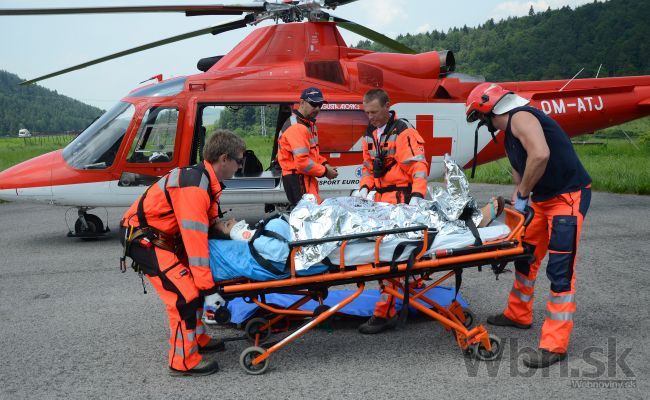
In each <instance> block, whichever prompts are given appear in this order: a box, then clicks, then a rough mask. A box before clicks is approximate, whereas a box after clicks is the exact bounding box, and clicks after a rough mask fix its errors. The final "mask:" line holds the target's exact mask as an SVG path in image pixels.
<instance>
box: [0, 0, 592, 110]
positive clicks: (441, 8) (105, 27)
mask: <svg viewBox="0 0 650 400" xmlns="http://www.w3.org/2000/svg"><path fill="white" fill-rule="evenodd" d="M591 1H592V0H539V1H522V0H512V1H501V0H472V1H470V0H455V1H440V0H358V1H356V2H355V3H351V4H348V5H346V6H342V7H339V8H338V9H336V10H335V11H330V13H331V14H333V15H336V16H338V17H341V18H345V19H348V20H351V21H354V22H357V23H359V24H362V25H365V26H367V27H369V28H371V29H374V30H376V31H379V32H381V33H383V34H385V35H387V36H390V37H393V38H394V37H396V36H397V35H398V34H406V33H420V32H426V31H430V30H438V31H447V30H448V29H449V28H451V27H454V26H456V27H462V26H463V25H467V26H469V27H475V26H477V25H480V24H482V23H484V22H485V21H486V20H488V19H490V18H494V20H495V21H498V20H500V19H504V18H507V17H509V16H523V15H527V14H528V11H529V9H530V6H531V5H532V6H533V8H534V9H535V10H537V11H543V10H546V9H547V8H549V7H551V8H552V9H556V8H560V7H563V6H565V5H568V6H570V7H572V8H575V7H576V6H579V5H582V4H585V3H590V2H591ZM245 2H246V1H245V0H244V1H228V0H215V1H212V2H210V1H206V0H185V1H184V0H176V1H171V0H156V1H149V0H131V1H127V0H114V1H107V0H58V1H56V2H53V1H47V0H38V1H35V0H20V1H17V0H12V1H8V0H0V8H48V7H81V6H83V7H91V6H126V5H161V4H162V5H179V4H190V5H195V4H196V5H199V4H236V3H245ZM249 2H250V0H249ZM235 18H237V17H236V16H201V17H186V16H185V15H184V14H182V13H177V14H176V13H174V14H171V13H170V14H167V13H164V14H163V13H156V14H110V15H99V14H86V15H68V16H59V15H54V16H28V17H27V16H17V17H3V16H0V70H5V71H8V72H11V73H13V74H16V75H18V76H19V77H21V78H23V79H30V78H35V77H37V76H41V75H45V74H47V73H50V72H54V71H58V70H60V69H63V68H66V67H69V66H73V65H76V64H80V63H83V62H85V61H89V60H92V59H95V58H99V57H102V56H105V55H108V54H112V53H115V52H118V51H121V50H125V49H129V48H132V47H135V46H138V45H141V44H145V43H149V42H153V41H156V40H160V39H163V38H167V37H170V36H174V35H178V34H181V33H186V32H190V31H194V30H198V29H201V28H206V27H209V26H213V25H217V24H219V23H222V22H226V21H228V20H231V19H235ZM271 23H272V22H270V21H267V22H264V23H262V25H268V24H271ZM254 29H255V27H246V28H243V29H239V30H236V31H232V32H226V33H223V34H220V35H217V36H213V35H209V34H208V35H205V36H199V37H195V38H191V39H187V40H184V41H180V42H177V43H173V44H168V45H165V46H162V47H158V48H155V49H150V50H146V51H144V52H141V53H138V54H132V55H129V56H126V57H122V58H119V59H115V60H111V61H108V62H105V63H102V64H97V65H94V66H91V67H88V68H85V69H82V70H77V71H73V72H71V73H68V74H66V75H62V76H58V77H54V78H50V79H48V80H44V81H41V82H39V83H38V84H39V85H41V86H43V87H45V88H48V89H50V90H56V91H57V92H58V93H59V94H63V95H66V96H69V97H72V98H75V99H78V100H81V101H83V102H85V103H88V104H91V105H94V106H96V107H99V108H102V109H108V108H110V107H111V106H112V105H113V104H114V103H116V102H117V101H119V100H120V99H121V98H122V97H124V96H125V95H126V94H127V93H128V92H129V91H131V90H132V89H134V88H136V87H138V86H139V82H141V81H144V80H145V79H148V78H149V77H152V76H154V75H157V74H163V77H164V78H165V79H167V78H170V77H174V76H181V75H191V74H195V73H198V72H199V71H198V70H197V69H196V62H197V61H198V60H199V59H200V58H203V57H210V56H215V55H221V54H225V53H227V52H228V51H229V50H230V49H232V48H233V47H234V46H235V45H236V44H237V43H239V42H240V41H241V40H242V39H244V38H245V37H246V35H247V34H249V33H250V32H252V31H253V30H254ZM341 33H342V35H343V38H344V39H345V41H346V42H347V44H348V45H354V44H356V43H357V42H358V41H359V40H360V39H362V38H361V37H360V36H358V35H356V34H353V33H351V32H348V31H346V30H343V29H341ZM461 72H462V71H461Z"/></svg>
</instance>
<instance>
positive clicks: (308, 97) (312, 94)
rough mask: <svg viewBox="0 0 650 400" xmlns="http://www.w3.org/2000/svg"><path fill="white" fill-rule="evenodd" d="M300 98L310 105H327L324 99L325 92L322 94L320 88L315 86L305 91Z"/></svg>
mask: <svg viewBox="0 0 650 400" xmlns="http://www.w3.org/2000/svg"><path fill="white" fill-rule="evenodd" d="M300 98H301V99H302V100H305V101H308V102H310V103H327V102H326V101H325V99H324V98H323V92H321V91H320V89H319V88H317V87H313V86H312V87H308V88H307V89H305V90H303V91H302V94H301V95H300Z"/></svg>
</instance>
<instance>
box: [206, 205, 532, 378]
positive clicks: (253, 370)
mask: <svg viewBox="0 0 650 400" xmlns="http://www.w3.org/2000/svg"><path fill="white" fill-rule="evenodd" d="M504 214H505V218H504V219H505V223H506V225H508V227H509V228H510V234H509V235H508V236H507V237H506V238H503V239H499V240H494V241H489V242H485V243H483V244H482V245H480V246H470V247H464V248H460V249H442V250H437V251H436V252H435V258H432V257H430V256H427V257H425V253H426V252H427V250H428V248H427V247H428V243H429V234H430V232H429V231H428V230H427V227H426V226H417V227H412V228H399V229H393V230H388V231H382V232H374V233H369V234H357V235H346V236H338V237H331V238H327V239H320V240H303V241H297V242H291V243H290V244H289V245H290V249H291V253H290V258H289V259H290V261H291V262H290V266H291V276H290V277H288V278H286V279H280V280H273V281H263V282H258V281H251V280H248V279H245V278H244V279H234V280H227V281H220V282H217V286H218V291H219V293H220V294H221V295H222V297H224V299H232V298H236V297H244V298H245V299H248V300H249V301H251V302H253V303H255V304H256V305H257V306H259V307H260V308H261V309H263V310H265V311H267V312H269V313H271V314H273V315H275V316H274V317H273V318H271V319H270V320H266V319H260V318H253V319H252V320H250V321H249V322H248V323H247V325H246V328H245V332H246V335H247V337H248V339H249V340H250V341H252V342H253V344H254V345H253V346H251V347H248V348H246V349H245V350H244V351H243V352H242V353H241V356H240V365H241V366H242V368H244V370H245V371H246V372H247V373H249V374H253V375H257V374H262V373H264V372H265V371H266V369H267V368H268V366H269V357H270V356H271V355H272V354H273V353H275V352H276V351H278V350H280V349H281V348H283V347H284V346H286V345H288V344H289V343H291V342H293V341H294V340H295V339H297V338H299V337H300V336H303V335H304V334H305V333H307V332H308V331H310V330H311V329H313V328H314V327H316V326H318V325H319V324H320V323H322V322H324V321H325V320H327V319H328V318H330V317H331V316H333V315H334V314H336V313H337V312H338V311H339V310H341V309H342V308H343V307H345V306H346V305H347V304H349V303H350V302H352V301H353V300H354V299H356V298H357V297H358V296H359V295H360V294H361V293H362V292H363V290H364V288H365V282H368V281H378V282H379V285H380V288H381V289H382V290H383V291H384V292H385V293H388V294H391V295H393V296H395V297H396V298H398V299H400V300H402V302H403V303H404V302H405V296H404V291H405V285H404V284H403V283H402V282H400V278H405V277H406V276H407V275H408V276H409V277H414V278H415V276H416V275H418V276H419V277H418V278H416V279H415V282H417V283H419V284H423V285H424V286H423V287H422V288H420V289H419V290H416V289H414V288H413V286H411V285H409V287H408V293H409V296H408V301H407V302H406V303H408V305H410V306H411V307H414V308H415V309H416V310H417V311H419V312H421V313H422V314H424V315H426V316H428V317H430V318H432V319H434V320H436V321H438V322H439V323H440V324H441V325H442V326H443V327H444V328H445V329H446V330H448V331H452V332H453V333H454V336H455V339H456V342H457V344H458V346H459V347H460V349H461V350H462V351H463V353H464V354H466V355H469V356H472V357H475V358H477V359H479V360H493V359H497V358H498V357H500V355H501V352H502V346H501V342H500V339H499V338H498V337H497V336H495V335H490V334H489V333H488V331H487V329H486V328H485V327H484V326H483V325H482V324H478V325H477V326H475V327H473V328H472V327H471V324H472V322H474V321H473V320H474V318H473V315H472V314H471V312H469V311H467V310H464V309H463V307H462V306H461V304H460V303H459V302H458V301H456V300H455V299H454V300H453V301H452V303H451V304H450V305H449V306H448V307H443V306H441V305H440V304H438V303H436V302H435V301H433V300H430V299H429V298H427V297H425V294H426V293H427V292H428V291H430V290H431V289H433V288H434V287H436V286H439V285H440V284H442V283H443V282H445V281H447V280H448V279H450V278H451V277H456V278H457V279H458V278H459V275H460V274H461V273H462V270H463V269H465V268H471V267H479V269H480V267H482V266H484V265H492V266H493V267H494V266H496V265H501V266H503V265H504V263H508V262H511V261H515V260H519V259H530V257H531V256H532V255H531V254H530V253H528V252H527V251H526V249H525V248H524V247H523V245H522V243H523V236H524V234H525V229H526V226H527V225H528V223H529V222H530V221H531V220H532V211H531V212H530V213H529V214H528V215H527V216H524V215H522V214H520V213H519V212H517V211H514V210H512V209H510V208H506V209H504ZM419 230H422V231H423V236H424V239H423V241H422V243H421V247H420V248H419V249H418V250H419V251H418V254H417V255H416V256H415V257H414V260H411V262H410V263H409V262H400V263H386V262H380V261H379V247H380V245H381V241H382V240H383V238H384V237H385V236H386V235H388V234H393V233H399V232H413V231H419ZM372 236H375V237H376V239H375V259H374V262H372V263H369V264H363V265H356V266H346V265H345V258H344V251H345V247H346V245H347V243H348V241H349V240H353V239H358V238H361V237H372ZM331 241H342V245H341V249H340V265H339V266H338V267H337V269H336V271H332V270H330V272H325V273H323V274H319V275H312V276H297V274H296V268H295V255H296V253H297V252H298V251H299V250H300V248H302V247H303V246H307V245H313V244H321V243H325V242H331ZM439 272H446V274H445V275H443V276H442V277H441V278H439V279H437V280H436V281H434V282H432V283H426V284H425V283H424V282H425V281H428V280H429V279H430V276H431V275H432V274H434V273H439ZM458 282H459V281H457V283H458ZM350 283H356V284H357V290H356V291H354V293H352V294H351V295H350V296H348V297H346V298H344V299H343V300H341V301H340V302H339V303H337V304H335V305H334V306H331V307H328V306H325V305H324V304H323V300H324V298H326V297H327V290H328V288H330V287H332V286H340V285H345V284H350ZM389 283H390V284H394V285H396V286H397V287H398V288H400V289H401V290H402V292H400V291H398V290H395V289H393V288H392V287H391V285H389ZM457 287H458V285H457ZM267 293H284V294H297V295H301V296H303V297H302V298H300V299H299V300H297V301H296V302H295V303H293V304H292V305H290V306H289V307H286V308H280V307H277V306H274V305H272V304H268V303H266V301H265V297H264V294H267ZM311 299H314V300H317V301H318V302H319V303H320V306H318V307H317V308H316V309H315V310H314V311H303V310H299V307H300V306H302V305H303V304H305V303H307V302H308V301H309V300H311ZM292 318H303V319H308V320H307V322H306V323H305V324H304V325H302V326H300V327H299V328H298V329H296V330H295V331H293V332H292V333H290V334H289V335H288V336H286V337H284V338H283V339H281V340H279V341H277V342H271V343H266V344H265V343H264V341H265V340H266V339H268V338H269V336H270V335H271V332H272V329H273V327H274V326H277V325H278V324H279V323H280V322H281V321H283V320H284V322H288V321H289V320H290V319H292Z"/></svg>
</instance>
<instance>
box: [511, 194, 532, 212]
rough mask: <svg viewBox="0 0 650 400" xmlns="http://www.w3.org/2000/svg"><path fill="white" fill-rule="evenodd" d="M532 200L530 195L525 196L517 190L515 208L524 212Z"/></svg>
mask: <svg viewBox="0 0 650 400" xmlns="http://www.w3.org/2000/svg"><path fill="white" fill-rule="evenodd" d="M529 201H530V195H529V196H526V197H523V196H522V195H521V194H519V192H517V199H516V200H515V210H517V211H519V212H520V213H522V214H525V213H526V207H528V203H529Z"/></svg>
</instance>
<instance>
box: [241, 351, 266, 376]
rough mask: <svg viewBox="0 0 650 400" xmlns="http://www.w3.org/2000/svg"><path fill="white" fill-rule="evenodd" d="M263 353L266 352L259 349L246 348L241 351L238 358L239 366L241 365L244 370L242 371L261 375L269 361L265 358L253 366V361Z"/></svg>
mask: <svg viewBox="0 0 650 400" xmlns="http://www.w3.org/2000/svg"><path fill="white" fill-rule="evenodd" d="M265 352H266V350H264V349H263V348H261V347H257V346H251V347H248V348H246V349H244V351H242V353H241V355H240V356H239V365H241V367H242V368H244V371H246V373H248V374H251V375H261V374H263V373H264V372H265V371H266V369H267V368H268V367H269V359H268V358H267V359H266V360H264V361H262V362H261V363H259V364H257V365H253V359H255V357H257V356H259V355H262V354H264V353H265Z"/></svg>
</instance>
